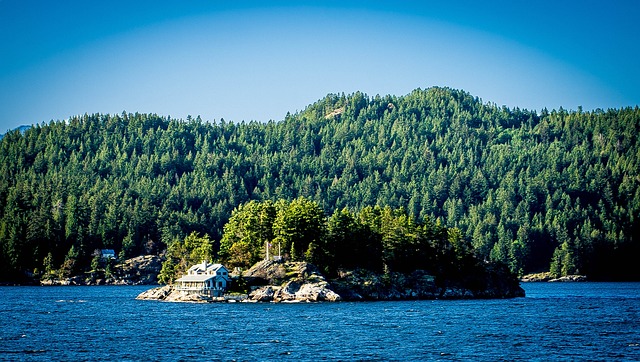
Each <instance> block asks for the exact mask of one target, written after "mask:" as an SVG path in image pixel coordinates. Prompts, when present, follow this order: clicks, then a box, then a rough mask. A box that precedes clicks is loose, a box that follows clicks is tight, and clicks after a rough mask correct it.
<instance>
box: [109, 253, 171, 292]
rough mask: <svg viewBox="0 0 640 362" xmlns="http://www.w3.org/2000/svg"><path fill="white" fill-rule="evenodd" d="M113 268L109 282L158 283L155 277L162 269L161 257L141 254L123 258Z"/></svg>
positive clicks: (125, 283)
mask: <svg viewBox="0 0 640 362" xmlns="http://www.w3.org/2000/svg"><path fill="white" fill-rule="evenodd" d="M114 269H115V270H114V273H113V274H114V275H113V278H112V280H111V283H110V284H122V285H150V284H158V279H157V278H158V274H160V270H161V269H162V259H161V258H160V257H158V256H156V255H141V256H138V257H135V258H131V259H127V260H125V261H124V262H122V263H121V264H118V265H116V267H115V268H114Z"/></svg>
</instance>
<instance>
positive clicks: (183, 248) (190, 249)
mask: <svg viewBox="0 0 640 362" xmlns="http://www.w3.org/2000/svg"><path fill="white" fill-rule="evenodd" d="M214 258H215V252H214V247H213V241H212V240H211V239H210V238H209V236H208V235H205V236H202V237H201V236H199V235H198V233H196V232H193V233H191V234H189V235H188V236H187V237H186V238H184V240H176V241H174V242H173V243H171V244H169V248H168V249H167V260H166V261H165V262H164V263H163V264H162V270H160V274H159V275H158V281H159V282H160V283H163V284H170V283H172V282H173V281H174V280H175V279H176V278H177V277H179V276H180V275H182V274H184V273H185V272H186V271H187V269H189V268H190V267H191V266H193V265H194V264H198V263H201V262H203V261H209V262H210V261H212V260H214Z"/></svg>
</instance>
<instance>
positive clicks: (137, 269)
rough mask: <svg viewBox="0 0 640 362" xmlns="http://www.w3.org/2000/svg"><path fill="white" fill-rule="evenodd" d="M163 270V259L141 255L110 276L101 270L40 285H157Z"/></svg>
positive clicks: (116, 267) (42, 281)
mask: <svg viewBox="0 0 640 362" xmlns="http://www.w3.org/2000/svg"><path fill="white" fill-rule="evenodd" d="M161 269H162V258H161V257H159V256H157V255H141V256H138V257H135V258H131V259H127V260H125V261H124V262H122V263H120V264H116V265H115V266H114V267H113V271H112V272H111V274H110V275H105V274H106V273H105V271H104V270H99V271H93V272H89V273H86V274H84V275H76V276H72V277H70V278H51V279H43V280H41V281H40V285H157V284H158V274H159V273H160V270H161Z"/></svg>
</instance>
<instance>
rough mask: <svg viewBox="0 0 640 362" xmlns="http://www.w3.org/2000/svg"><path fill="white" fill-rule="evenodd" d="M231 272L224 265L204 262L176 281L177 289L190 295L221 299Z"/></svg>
mask: <svg viewBox="0 0 640 362" xmlns="http://www.w3.org/2000/svg"><path fill="white" fill-rule="evenodd" d="M230 280H231V279H229V270H227V268H225V267H224V265H222V264H211V263H208V262H206V261H203V262H202V263H200V264H196V265H194V266H192V267H191V268H189V270H187V274H186V275H183V276H182V277H181V278H179V279H178V280H176V284H175V289H176V290H180V291H183V292H187V293H189V294H201V295H206V296H210V297H220V296H222V295H223V294H224V292H225V290H226V289H227V284H228V283H229V281H230Z"/></svg>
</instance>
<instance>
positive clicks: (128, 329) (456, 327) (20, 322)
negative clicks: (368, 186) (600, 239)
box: [0, 283, 640, 361]
mask: <svg viewBox="0 0 640 362" xmlns="http://www.w3.org/2000/svg"><path fill="white" fill-rule="evenodd" d="M523 287H524V288H525V290H526V291H527V297H526V298H518V299H510V300H473V301H470V300H463V301H406V302H372V303H319V304H245V303H242V304H241V303H236V304H178V303H163V302H155V301H137V300H135V299H134V297H135V296H136V295H137V294H138V293H140V292H141V291H143V290H145V289H147V287H1V288H0V360H9V361H16V360H21V361H22V360H38V361H45V360H46V361H49V360H65V361H77V360H91V361H94V360H119V361H122V360H195V359H201V360H249V361H256V360H295V361H298V360H323V359H331V360H333V359H340V360H486V361H495V360H510V361H511V360H527V361H528V360H545V361H546V360H603V361H610V360H616V361H620V360H629V361H634V360H635V361H638V360H640V283H570V284H569V283H568V284H553V283H530V284H524V285H523Z"/></svg>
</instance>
